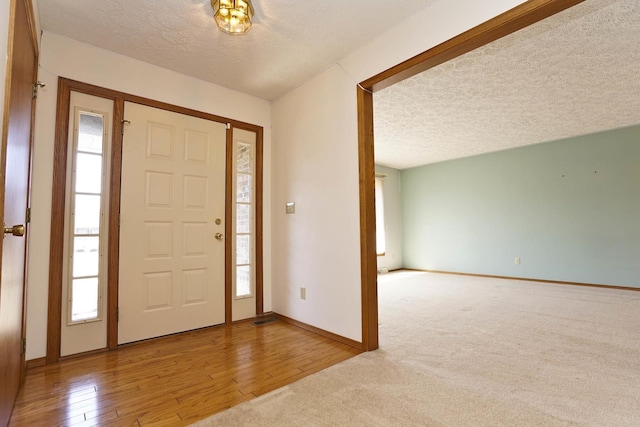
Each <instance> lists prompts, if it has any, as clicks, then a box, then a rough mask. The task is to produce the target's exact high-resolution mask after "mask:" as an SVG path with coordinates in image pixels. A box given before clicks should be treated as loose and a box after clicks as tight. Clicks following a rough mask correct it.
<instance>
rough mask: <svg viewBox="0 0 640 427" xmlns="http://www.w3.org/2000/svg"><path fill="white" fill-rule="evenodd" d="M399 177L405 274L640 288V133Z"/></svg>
mask: <svg viewBox="0 0 640 427" xmlns="http://www.w3.org/2000/svg"><path fill="white" fill-rule="evenodd" d="M401 179H402V189H403V191H402V206H403V223H404V239H403V241H404V246H403V248H404V250H403V256H404V265H405V267H407V268H416V269H427V270H440V271H451V272H461V273H476V274H488V275H500V276H513V277H522V278H536V279H546V280H560V281H572V282H582V283H596V284H609V285H618V286H632V287H640V126H635V127H629V128H624V129H618V130H614V131H609V132H602V133H598V134H593V135H588V136H582V137H576V138H570V139H566V140H562V141H556V142H550V143H545V144H538V145H533V146H528V147H524V148H518V149H512V150H506V151H501V152H498V153H492V154H486V155H481V156H475V157H469V158H464V159H459V160H453V161H448V162H442V163H437V164H433V165H427V166H422V167H418V168H413V169H407V170H404V171H402V175H401ZM515 257H520V258H521V264H520V265H516V264H515V262H514V260H515Z"/></svg>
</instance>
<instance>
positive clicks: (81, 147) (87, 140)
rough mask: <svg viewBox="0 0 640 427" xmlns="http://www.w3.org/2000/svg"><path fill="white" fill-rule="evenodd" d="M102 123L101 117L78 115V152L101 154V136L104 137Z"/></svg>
mask: <svg viewBox="0 0 640 427" xmlns="http://www.w3.org/2000/svg"><path fill="white" fill-rule="evenodd" d="M103 121H104V120H103V117H102V116H94V115H93V114H86V113H80V126H79V129H78V151H85V152H88V153H98V154H100V153H102V136H103V135H104V124H103Z"/></svg>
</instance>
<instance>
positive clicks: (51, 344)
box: [47, 79, 71, 363]
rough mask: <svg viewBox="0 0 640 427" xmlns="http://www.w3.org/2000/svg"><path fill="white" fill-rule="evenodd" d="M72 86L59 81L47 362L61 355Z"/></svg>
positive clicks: (50, 248)
mask: <svg viewBox="0 0 640 427" xmlns="http://www.w3.org/2000/svg"><path fill="white" fill-rule="evenodd" d="M70 98H71V88H70V87H69V85H68V84H67V81H66V80H64V79H59V80H58V105H57V109H56V128H55V137H54V141H53V144H54V149H53V153H54V154H53V180H52V192H51V194H52V197H51V237H50V243H49V299H48V301H49V311H48V319H47V363H55V362H57V361H58V359H59V358H60V334H61V322H62V266H63V262H64V260H63V253H62V248H63V244H64V206H65V197H66V191H65V189H66V185H67V138H68V135H69V104H70V102H71V100H70Z"/></svg>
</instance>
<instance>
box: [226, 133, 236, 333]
mask: <svg viewBox="0 0 640 427" xmlns="http://www.w3.org/2000/svg"><path fill="white" fill-rule="evenodd" d="M225 157H226V159H225V173H226V176H225V179H226V185H225V191H224V194H225V202H224V217H225V220H224V236H225V238H224V258H225V261H224V321H225V323H226V324H227V325H230V324H231V323H232V322H233V283H232V282H233V281H232V280H231V279H232V277H233V276H232V274H233V270H232V264H233V258H232V254H233V252H232V251H233V241H232V240H231V237H232V235H233V227H232V225H231V219H232V217H233V203H234V197H233V127H232V126H228V127H227V147H226V156H225Z"/></svg>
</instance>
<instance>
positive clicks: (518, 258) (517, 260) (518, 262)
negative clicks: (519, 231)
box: [515, 256, 520, 265]
mask: <svg viewBox="0 0 640 427" xmlns="http://www.w3.org/2000/svg"><path fill="white" fill-rule="evenodd" d="M515 262H516V264H517V265H520V257H519V256H517V257H516V261H515Z"/></svg>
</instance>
